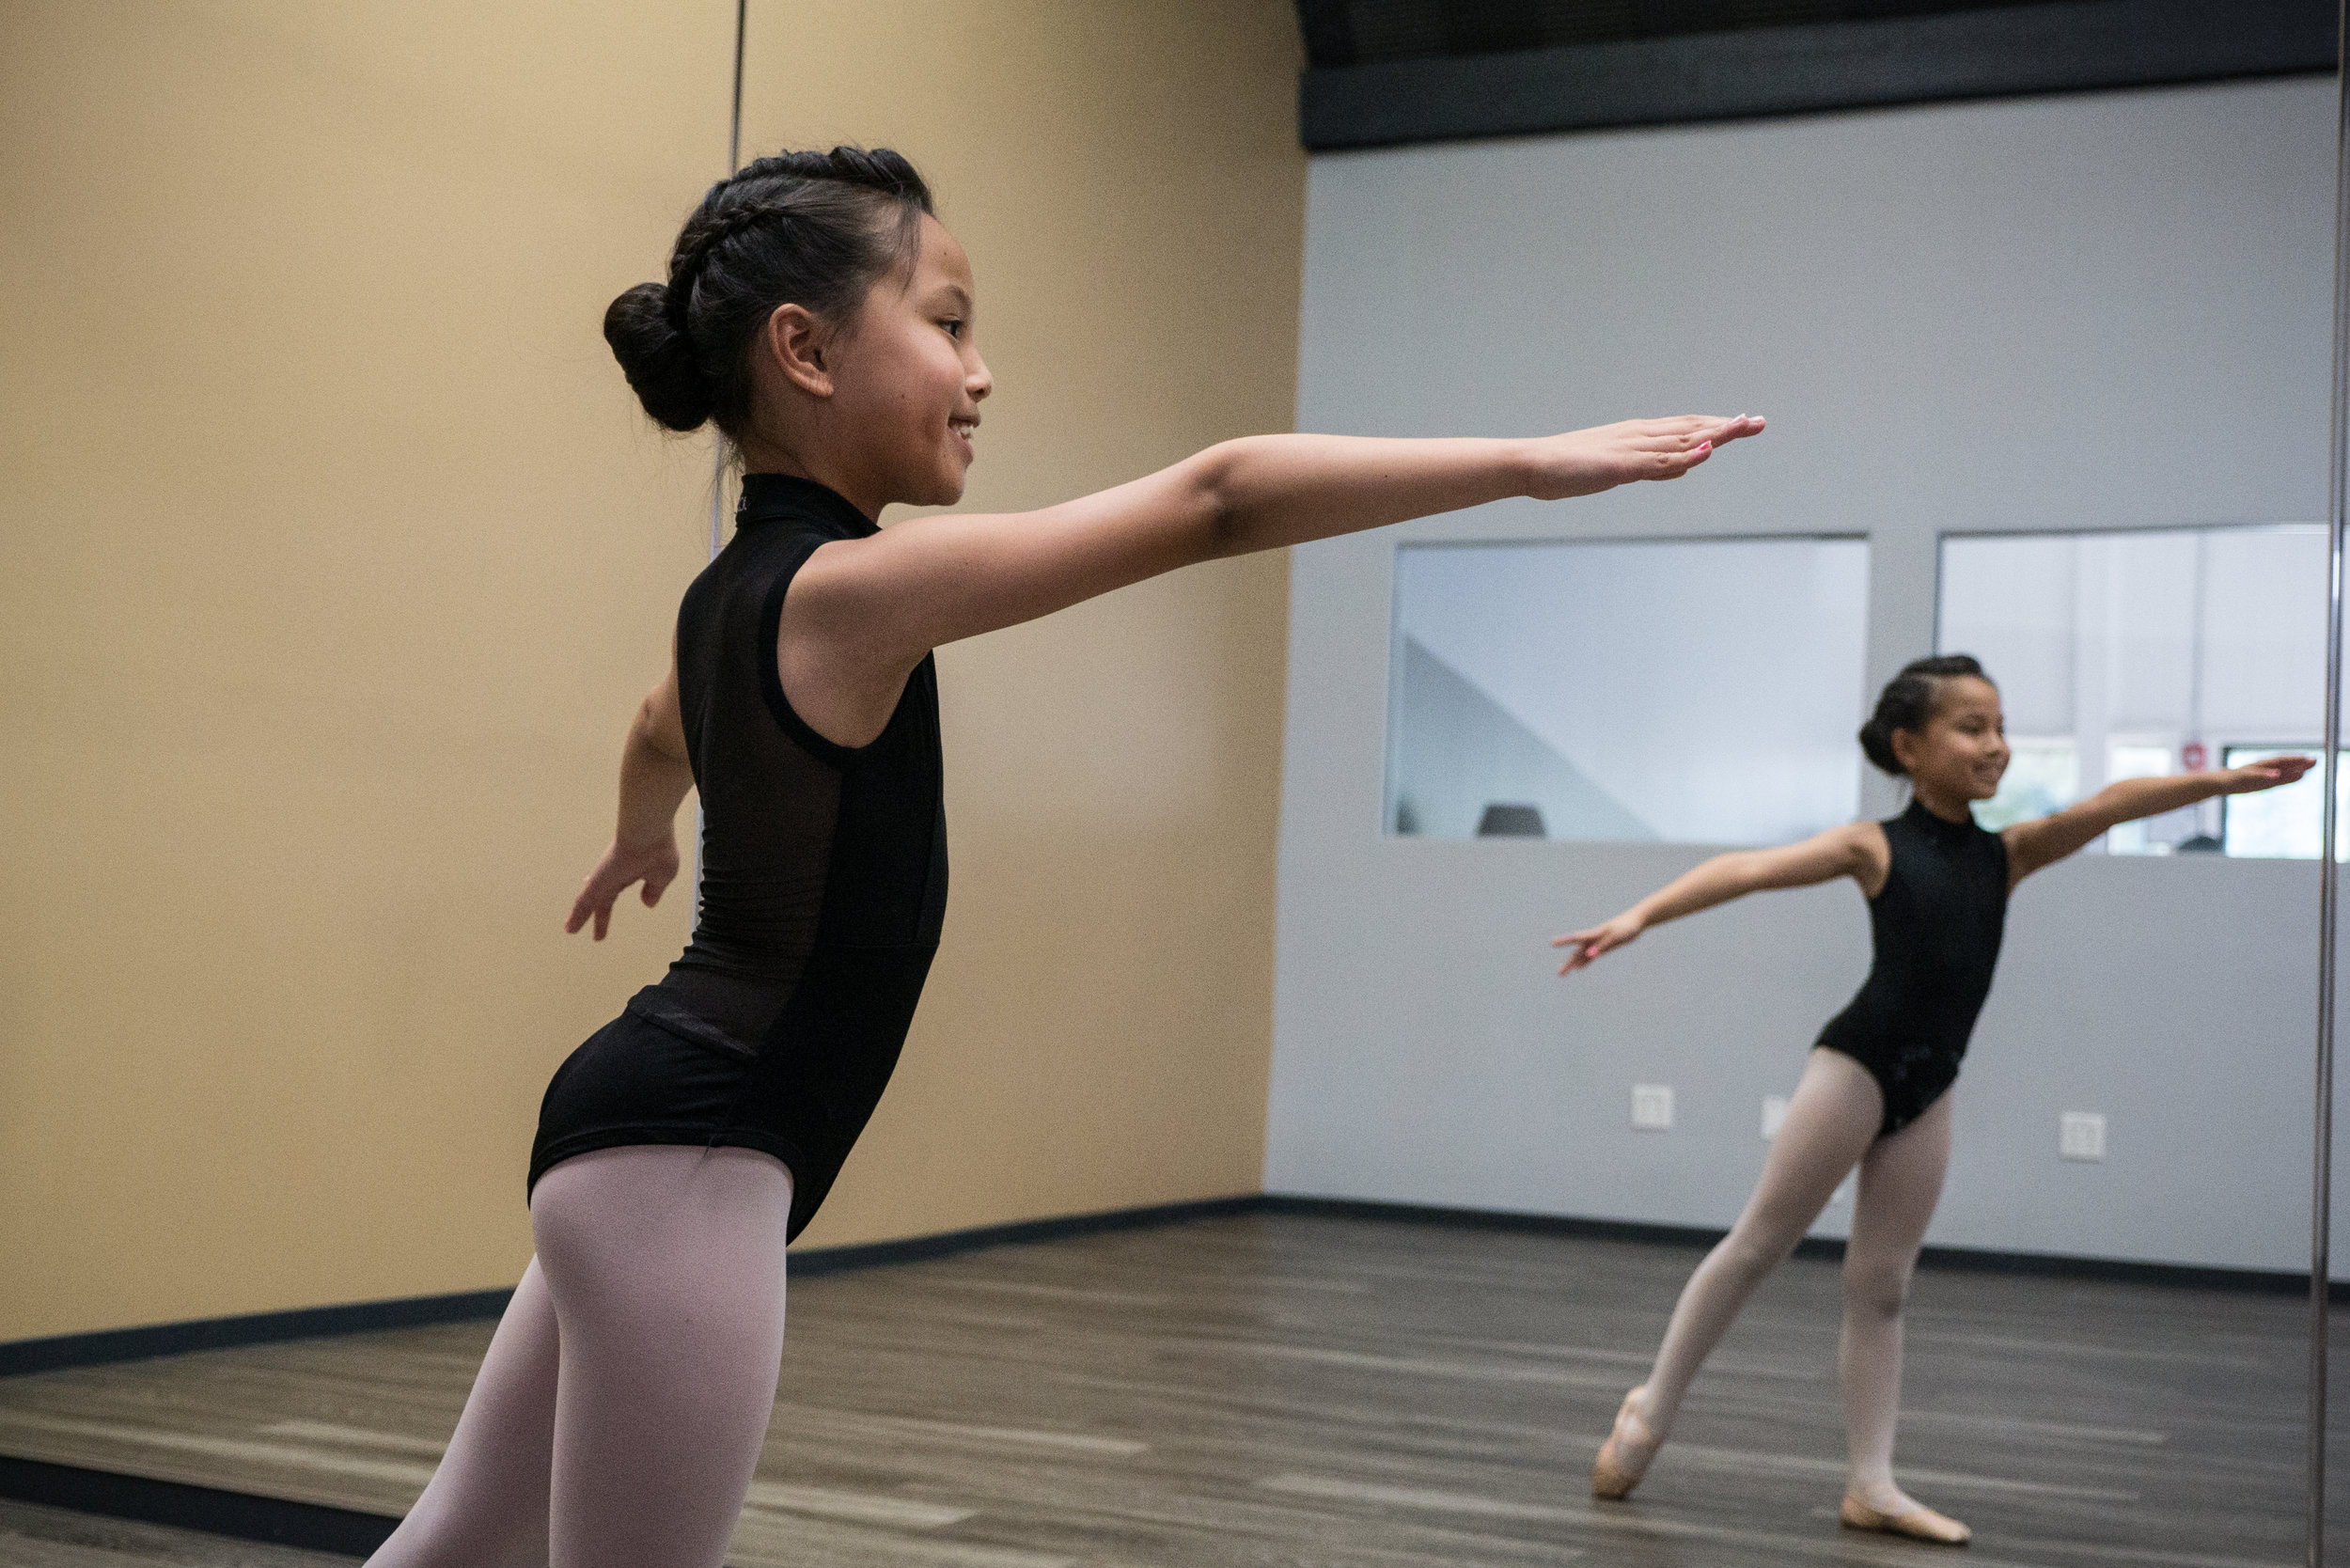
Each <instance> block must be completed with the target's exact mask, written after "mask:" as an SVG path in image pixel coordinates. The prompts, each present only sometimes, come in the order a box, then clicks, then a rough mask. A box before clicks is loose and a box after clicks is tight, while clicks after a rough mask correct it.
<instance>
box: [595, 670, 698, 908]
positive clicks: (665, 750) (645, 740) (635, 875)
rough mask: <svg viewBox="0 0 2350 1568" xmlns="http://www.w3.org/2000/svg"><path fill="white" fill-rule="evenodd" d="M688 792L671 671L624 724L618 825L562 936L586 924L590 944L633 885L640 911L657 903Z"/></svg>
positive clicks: (668, 877)
mask: <svg viewBox="0 0 2350 1568" xmlns="http://www.w3.org/2000/svg"><path fill="white" fill-rule="evenodd" d="M693 787H694V769H693V765H692V763H691V762H689V761H688V760H687V759H686V754H685V722H684V720H683V718H682V716H681V715H680V713H679V712H678V699H677V666H676V665H675V664H672V665H671V666H670V667H669V673H668V676H667V678H666V679H665V680H664V681H663V682H661V684H659V685H658V686H655V687H654V688H653V689H652V694H651V695H650V696H649V697H647V698H645V700H644V701H643V702H642V703H640V704H638V706H637V709H636V721H635V723H634V724H632V725H630V726H629V729H628V739H627V741H626V742H624V743H623V744H622V745H621V747H620V820H619V825H618V826H617V827H616V828H614V829H613V833H612V847H611V848H610V849H607V850H605V851H604V852H603V859H601V860H599V861H597V862H596V869H595V870H592V871H589V872H588V873H587V882H586V883H585V884H584V885H583V886H581V887H580V889H579V897H577V898H575V899H573V900H572V913H571V916H570V917H569V918H567V919H566V920H565V921H564V922H563V929H564V931H565V932H567V933H570V932H576V931H577V930H579V928H580V927H582V926H584V925H586V924H587V922H588V921H589V920H590V919H592V920H594V921H595V923H596V931H595V939H596V940H597V941H599V942H601V941H603V933H605V931H607V930H609V929H610V927H611V925H612V904H613V901H614V900H616V899H618V898H619V896H620V895H621V894H622V893H624V892H626V891H627V890H628V888H629V887H630V886H633V885H634V884H636V883H639V882H641V883H643V884H644V885H645V886H644V891H643V893H642V894H641V895H640V896H641V897H642V898H643V899H644V901H645V907H647V908H648V909H650V908H651V907H652V906H653V905H654V904H657V903H659V902H661V895H662V892H663V891H664V890H665V889H666V888H667V886H669V884H670V883H672V882H675V881H676V880H677V872H678V853H677V808H679V807H680V806H682V805H683V804H684V803H685V792H686V791H688V790H690V789H692V788H693Z"/></svg>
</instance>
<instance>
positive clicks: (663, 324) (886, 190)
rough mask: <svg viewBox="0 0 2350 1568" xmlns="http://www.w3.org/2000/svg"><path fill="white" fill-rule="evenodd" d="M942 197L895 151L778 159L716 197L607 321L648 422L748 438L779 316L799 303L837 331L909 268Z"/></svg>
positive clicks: (720, 185) (749, 167)
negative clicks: (660, 271)
mask: <svg viewBox="0 0 2350 1568" xmlns="http://www.w3.org/2000/svg"><path fill="white" fill-rule="evenodd" d="M930 211H931V192H930V187H929V186H928V185H926V184H924V183H923V182H922V177H921V176H920V175H919V174H917V173H916V172H915V170H914V165H912V164H909V163H908V162H906V160H905V159H904V158H902V157H901V156H900V155H899V154H897V153H895V152H892V151H890V150H889V149H887V148H874V149H871V150H870V151H869V150H867V149H863V148H855V147H836V148H834V149H832V150H831V151H830V152H779V153H777V154H776V155H775V156H774V157H772V158H760V159H758V160H756V161H754V162H752V163H749V164H746V165H744V166H743V168H742V169H741V170H740V171H738V172H737V173H735V174H733V175H731V176H729V178H727V179H725V180H719V181H718V182H717V183H716V184H715V185H713V186H711V187H710V190H709V193H708V194H707V195H705V196H703V197H702V199H701V204H700V205H699V206H697V207H696V208H695V209H694V212H693V215H692V216H691V217H689V218H687V219H686V220H685V227H683V228H682V229H681V230H680V231H679V233H678V237H677V244H676V246H675V248H674V249H672V250H671V251H670V253H669V275H668V279H667V281H666V282H664V283H640V284H638V285H636V287H635V288H634V289H631V290H627V291H626V292H624V293H622V294H621V295H620V297H619V298H618V299H616V300H614V301H613V302H612V305H611V306H610V308H608V309H607V310H605V311H604V313H603V340H604V341H605V342H607V343H609V344H611V345H612V353H613V357H614V358H616V359H618V360H619V362H620V369H621V371H622V373H623V374H625V375H626V376H627V377H628V384H629V386H630V387H631V388H632V389H633V390H634V391H635V394H636V397H637V400H638V401H640V402H642V403H643V404H644V405H645V412H646V413H647V414H649V415H650V416H652V417H653V418H654V419H656V420H658V421H660V422H661V423H662V424H664V425H666V426H667V427H668V428H669V429H671V430H673V431H695V430H699V429H700V428H701V427H702V425H703V424H704V423H706V422H708V421H711V420H715V421H716V422H717V425H718V428H719V429H720V430H722V431H725V432H726V433H727V434H728V435H729V436H731V437H734V438H736V439H738V440H739V439H740V438H741V435H742V432H743V431H744V427H745V426H746V425H747V424H748V423H749V420H750V412H751V375H750V351H751V345H752V343H753V342H754V341H755V340H756V339H757V337H758V336H759V334H760V329H761V328H763V327H764V326H765V325H766V321H767V318H768V317H769V316H771V315H773V314H774V313H775V310H776V306H781V305H798V306H804V307H806V309H807V311H808V313H809V314H811V315H814V316H818V317H821V318H823V319H824V320H826V321H834V322H842V321H847V320H848V319H849V318H850V317H851V316H853V315H854V314H855V311H856V307H857V306H858V305H859V304H860V303H862V302H863V300H864V298H865V293H866V290H869V289H870V288H871V287H872V286H873V284H874V283H875V281H877V280H878V279H879V278H881V277H882V276H883V275H884V274H886V273H888V272H889V271H891V270H892V269H893V268H897V267H902V266H906V265H910V264H911V263H912V261H913V259H914V255H915V250H916V247H917V246H918V245H919V244H920V243H921V237H922V227H921V226H922V214H923V213H925V212H930Z"/></svg>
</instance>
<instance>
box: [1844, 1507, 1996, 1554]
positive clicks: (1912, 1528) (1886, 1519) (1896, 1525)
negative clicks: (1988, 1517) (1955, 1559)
mask: <svg viewBox="0 0 2350 1568" xmlns="http://www.w3.org/2000/svg"><path fill="white" fill-rule="evenodd" d="M1836 1517H1837V1518H1838V1520H1839V1521H1841V1523H1842V1525H1843V1527H1844V1528H1845V1529H1869V1530H1876V1531H1878V1532H1880V1533H1881V1534H1885V1535H1901V1536H1906V1537H1907V1538H1908V1539H1910V1540H1912V1541H1931V1542H1933V1543H1934V1544H1936V1545H1940V1546H1964V1545H1965V1544H1966V1543H1967V1542H1969V1541H1971V1540H1973V1539H1974V1538H1975V1532H1974V1531H1973V1530H1970V1529H1967V1528H1966V1526H1965V1525H1962V1524H1960V1523H1959V1522H1958V1521H1957V1520H1956V1519H1953V1518H1951V1516H1950V1515H1949V1514H1947V1513H1935V1511H1934V1510H1933V1509H1931V1508H1925V1507H1916V1508H1905V1509H1903V1510H1901V1511H1900V1512H1899V1513H1883V1512H1881V1511H1879V1510H1877V1509H1873V1508H1871V1507H1870V1506H1869V1505H1868V1504H1867V1503H1865V1502H1862V1501H1861V1500H1860V1499H1859V1498H1858V1497H1845V1499H1844V1506H1843V1507H1841V1508H1840V1509H1838V1510H1837V1511H1836Z"/></svg>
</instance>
